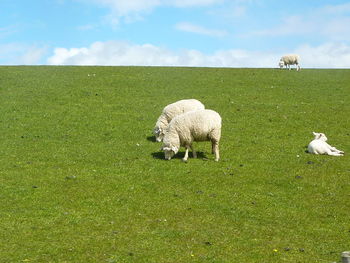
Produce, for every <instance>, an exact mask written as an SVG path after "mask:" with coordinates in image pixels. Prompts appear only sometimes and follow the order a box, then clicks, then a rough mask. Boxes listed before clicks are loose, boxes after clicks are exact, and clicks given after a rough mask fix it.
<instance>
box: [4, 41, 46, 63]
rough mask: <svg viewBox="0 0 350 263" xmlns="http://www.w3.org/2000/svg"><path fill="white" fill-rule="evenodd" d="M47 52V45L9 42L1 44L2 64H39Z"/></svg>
mask: <svg viewBox="0 0 350 263" xmlns="http://www.w3.org/2000/svg"><path fill="white" fill-rule="evenodd" d="M46 53H47V47H38V46H36V45H32V46H29V45H25V44H20V43H8V44H2V45H0V64H2V65H38V64H42V59H43V57H44V56H45V54H46Z"/></svg>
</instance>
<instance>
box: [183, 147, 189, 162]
mask: <svg viewBox="0 0 350 263" xmlns="http://www.w3.org/2000/svg"><path fill="white" fill-rule="evenodd" d="M185 148H186V151H185V156H184V158H182V160H183V161H184V162H187V159H188V149H189V147H188V146H187V145H186V146H185Z"/></svg>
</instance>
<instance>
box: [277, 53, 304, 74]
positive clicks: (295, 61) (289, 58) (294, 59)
mask: <svg viewBox="0 0 350 263" xmlns="http://www.w3.org/2000/svg"><path fill="white" fill-rule="evenodd" d="M299 63H300V57H299V55H295V54H291V55H285V56H282V57H281V59H280V61H279V63H278V65H279V67H280V68H283V67H284V66H285V67H286V68H288V69H289V70H291V67H290V66H291V65H296V69H297V71H299V70H300V65H299Z"/></svg>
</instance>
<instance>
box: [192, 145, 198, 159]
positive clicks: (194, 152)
mask: <svg viewBox="0 0 350 263" xmlns="http://www.w3.org/2000/svg"><path fill="white" fill-rule="evenodd" d="M191 150H192V155H193V158H197V153H196V151H195V150H194V147H193V145H191Z"/></svg>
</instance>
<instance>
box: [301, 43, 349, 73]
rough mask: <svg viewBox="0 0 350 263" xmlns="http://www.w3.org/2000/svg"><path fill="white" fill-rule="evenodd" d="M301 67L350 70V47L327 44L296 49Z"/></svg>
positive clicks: (340, 44) (339, 44) (342, 44)
mask: <svg viewBox="0 0 350 263" xmlns="http://www.w3.org/2000/svg"><path fill="white" fill-rule="evenodd" d="M295 53H297V54H300V57H301V65H303V66H304V67H310V68H350V46H349V45H346V44H344V43H326V44H323V45H319V46H316V47H313V46H310V45H303V46H301V47H299V48H297V49H296V51H295Z"/></svg>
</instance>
